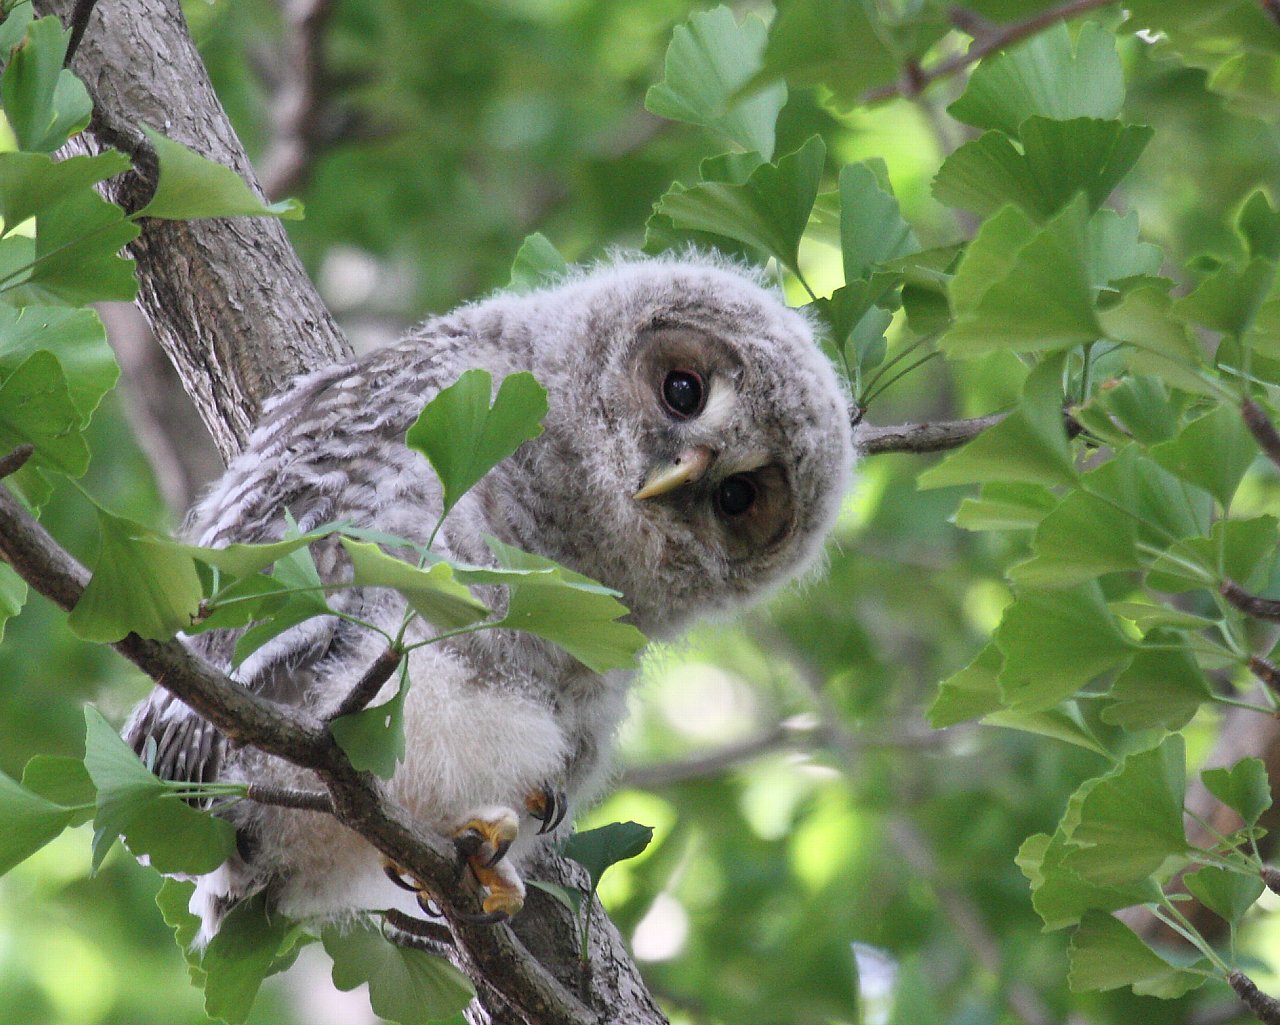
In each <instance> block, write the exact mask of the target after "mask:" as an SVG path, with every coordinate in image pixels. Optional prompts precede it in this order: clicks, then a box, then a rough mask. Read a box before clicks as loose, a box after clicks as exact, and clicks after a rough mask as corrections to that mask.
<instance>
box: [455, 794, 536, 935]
mask: <svg viewBox="0 0 1280 1025" xmlns="http://www.w3.org/2000/svg"><path fill="white" fill-rule="evenodd" d="M519 828H520V820H519V816H517V815H516V813H515V812H514V811H512V810H511V809H510V808H505V807H495V808H486V809H484V810H483V811H480V812H477V813H476V814H474V815H472V816H471V817H470V818H469V819H468V820H467V821H466V823H465V824H463V825H462V826H460V827H459V828H458V829H457V830H455V831H454V834H453V843H454V846H455V847H457V848H458V853H459V854H461V855H462V857H463V859H464V861H465V862H466V864H467V865H468V866H470V868H471V873H472V875H474V876H475V878H476V881H477V882H478V883H479V884H480V885H481V886H483V887H484V888H485V889H486V890H488V891H489V892H488V894H487V895H486V897H485V899H484V912H485V913H484V915H483V916H482V917H481V918H478V919H475V921H478V922H481V923H482V924H483V923H485V922H505V921H506V920H507V919H508V918H511V917H512V916H514V915H515V914H516V913H517V912H518V911H519V910H520V909H521V908H522V907H524V893H525V891H524V883H523V882H521V880H520V876H519V875H517V874H516V870H515V869H514V868H512V867H511V866H510V865H509V864H507V863H506V862H504V861H503V860H502V859H503V857H504V856H505V855H506V853H507V851H508V850H509V849H510V847H511V844H512V843H514V842H515V838H516V835H517V834H518V833H519Z"/></svg>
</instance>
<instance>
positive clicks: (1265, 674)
mask: <svg viewBox="0 0 1280 1025" xmlns="http://www.w3.org/2000/svg"><path fill="white" fill-rule="evenodd" d="M1249 672H1251V673H1253V675H1254V676H1256V677H1257V678H1258V679H1259V680H1261V681H1262V682H1263V683H1265V684H1266V685H1267V686H1268V687H1270V688H1271V691H1272V693H1274V694H1280V667H1277V666H1276V665H1275V664H1274V663H1273V662H1270V661H1268V660H1267V659H1265V658H1263V657H1262V656H1261V655H1250V656H1249Z"/></svg>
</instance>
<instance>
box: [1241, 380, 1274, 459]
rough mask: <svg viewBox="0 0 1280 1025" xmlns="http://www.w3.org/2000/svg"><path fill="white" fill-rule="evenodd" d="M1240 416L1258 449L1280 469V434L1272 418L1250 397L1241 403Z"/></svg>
mask: <svg viewBox="0 0 1280 1025" xmlns="http://www.w3.org/2000/svg"><path fill="white" fill-rule="evenodd" d="M1240 415H1241V416H1243V417H1244V423H1245V426H1246V427H1248V428H1249V433H1250V434H1252V435H1253V439H1254V441H1256V442H1257V443H1258V447H1259V448H1261V449H1262V451H1263V452H1264V453H1265V454H1266V457H1267V458H1268V459H1270V460H1271V462H1272V463H1273V464H1275V465H1276V466H1277V467H1280V433H1277V432H1276V427H1275V424H1273V423H1272V422H1271V417H1269V416H1267V414H1266V411H1265V410H1263V408H1262V407H1261V406H1259V405H1258V404H1257V403H1256V402H1254V401H1253V399H1251V398H1249V397H1248V396H1245V398H1244V401H1242V402H1241V403H1240Z"/></svg>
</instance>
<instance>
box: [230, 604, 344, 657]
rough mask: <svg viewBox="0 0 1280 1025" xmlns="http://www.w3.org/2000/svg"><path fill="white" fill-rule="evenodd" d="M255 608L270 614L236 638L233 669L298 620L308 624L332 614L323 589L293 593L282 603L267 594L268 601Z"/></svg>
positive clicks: (289, 628) (292, 626)
mask: <svg viewBox="0 0 1280 1025" xmlns="http://www.w3.org/2000/svg"><path fill="white" fill-rule="evenodd" d="M254 611H260V612H266V613H268V616H267V618H266V619H263V620H262V622H260V623H258V624H256V625H255V626H252V627H250V628H249V629H248V630H246V631H245V632H244V633H242V634H241V635H240V636H239V637H238V638H236V646H235V650H234V651H233V652H232V655H231V665H232V668H238V667H239V666H241V665H243V664H244V662H245V660H246V659H248V658H249V656H250V655H252V654H253V653H254V652H256V651H258V650H259V649H260V648H262V647H264V646H265V645H266V644H267V643H268V642H270V641H272V640H275V638H277V637H279V636H280V635H281V634H282V633H284V632H285V631H286V630H292V629H293V628H294V627H295V626H297V625H298V624H299V623H305V622H306V621H307V620H308V619H314V618H315V617H316V616H328V615H332V614H333V609H331V608H330V607H329V603H328V602H326V601H325V600H324V596H323V595H322V594H321V593H320V592H316V593H314V594H308V593H296V594H290V595H288V596H287V598H286V599H285V601H284V602H283V604H280V605H277V604H276V603H275V601H274V600H273V599H272V598H271V596H270V595H268V596H267V600H266V602H264V603H263V604H261V605H258V606H257V607H256V609H255V610H254Z"/></svg>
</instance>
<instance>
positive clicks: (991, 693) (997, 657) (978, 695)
mask: <svg viewBox="0 0 1280 1025" xmlns="http://www.w3.org/2000/svg"><path fill="white" fill-rule="evenodd" d="M1003 666H1004V656H1003V655H1002V654H1000V649H999V648H997V647H996V646H995V644H988V645H987V646H986V647H985V648H983V649H982V651H980V652H979V653H978V656H977V657H976V658H975V659H974V660H973V661H972V662H970V663H969V664H968V665H967V666H965V667H964V668H963V669H961V670H960V672H958V673H956V674H955V675H954V676H949V677H947V679H945V680H943V681H942V682H941V683H940V684H938V696H937V697H936V698H935V699H934V702H933V704H932V705H931V706H930V707H929V725H930V726H932V727H933V728H934V729H935V730H940V729H942V728H943V727H946V726H954V725H955V724H956V723H961V722H967V721H968V720H970V719H977V718H980V717H981V716H984V715H986V714H987V713H988V712H994V711H996V710H997V709H999V708H1000V707H1001V705H1002V704H1003V702H1002V700H1001V697H1000V683H999V679H1000V669H1001V668H1002V667H1003Z"/></svg>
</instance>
